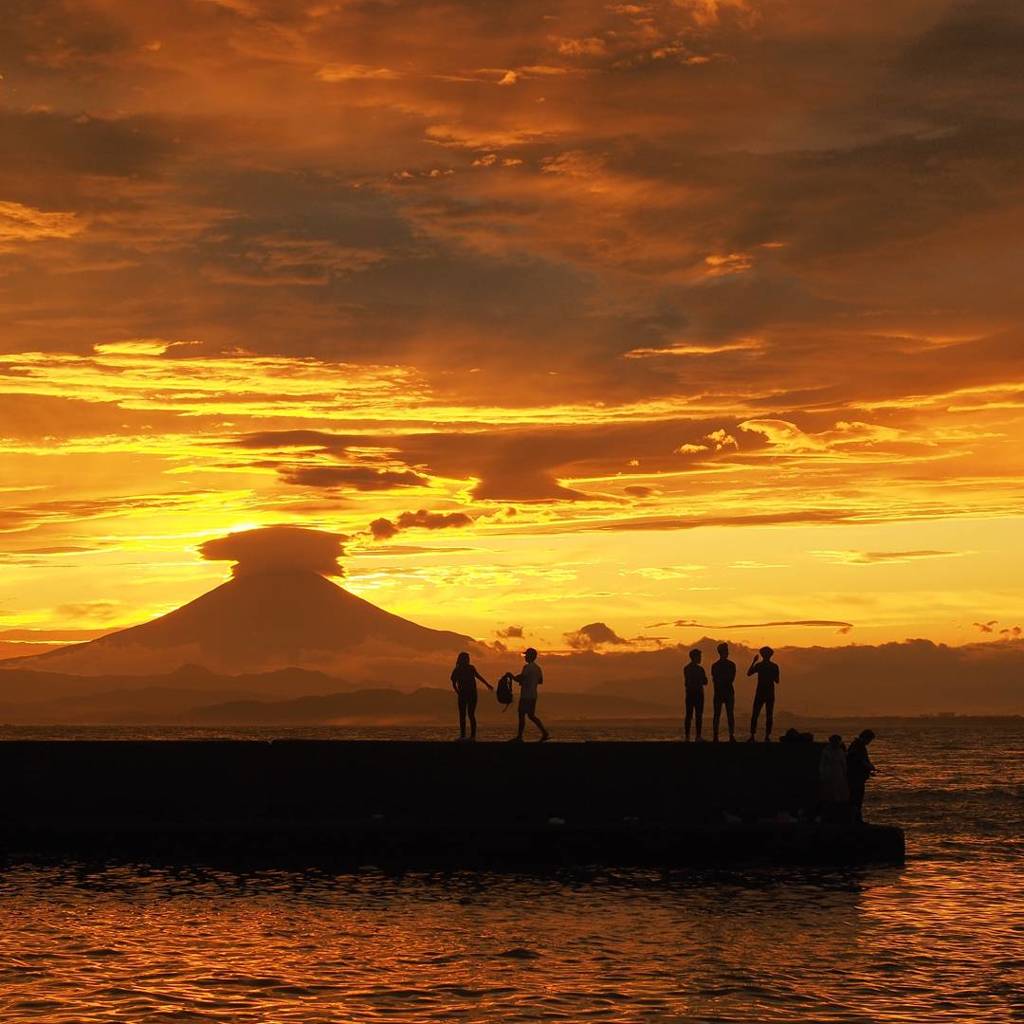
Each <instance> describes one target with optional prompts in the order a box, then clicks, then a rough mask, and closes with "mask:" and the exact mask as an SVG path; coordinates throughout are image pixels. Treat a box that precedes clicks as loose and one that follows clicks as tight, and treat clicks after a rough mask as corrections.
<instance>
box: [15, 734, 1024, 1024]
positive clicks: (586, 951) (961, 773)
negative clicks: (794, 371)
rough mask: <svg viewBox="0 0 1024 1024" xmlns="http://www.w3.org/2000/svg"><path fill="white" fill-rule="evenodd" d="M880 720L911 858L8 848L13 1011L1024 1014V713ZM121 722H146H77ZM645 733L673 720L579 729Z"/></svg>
mask: <svg viewBox="0 0 1024 1024" xmlns="http://www.w3.org/2000/svg"><path fill="white" fill-rule="evenodd" d="M839 728H840V731H843V732H845V733H847V734H850V733H851V732H852V727H851V726H850V724H849V723H844V725H843V726H841V727H839ZM817 731H818V732H819V733H820V732H821V731H822V729H821V728H820V727H819V729H818V730H817ZM878 731H879V739H878V741H876V743H875V744H874V745H873V747H872V754H873V757H874V759H875V761H876V763H878V764H879V765H880V767H882V768H883V769H884V771H885V774H884V775H881V776H879V777H878V778H877V779H876V780H875V781H874V783H873V785H872V788H871V790H870V794H869V805H868V811H869V816H870V817H871V818H872V819H873V820H876V821H884V822H892V823H895V824H899V825H902V826H903V827H905V828H906V829H907V833H908V848H909V854H910V859H909V861H908V863H907V865H906V866H905V867H903V868H879V869H859V870H856V871H853V870H851V871H844V872H837V871H825V870H820V871H809V870H802V871H792V870H789V871H787V870H765V871H758V872H742V873H741V872H736V871H722V872H699V873H698V872H694V871H685V872H683V871H681V872H678V873H674V874H672V875H671V876H669V877H667V878H666V877H663V876H660V875H658V874H656V873H643V872H630V873H616V872H609V871H601V872H585V871H583V872H580V873H578V874H574V875H572V876H568V875H564V876H553V875H546V876H543V877H538V876H536V875H532V876H531V875H527V876H507V875H485V874H476V873H465V874H454V875H453V874H446V875H428V874H410V875H406V876H403V877H401V878H395V877H386V876H384V875H382V874H380V873H378V872H375V871H372V870H369V871H365V872H362V873H359V874H356V875H343V876H330V875H325V874H319V873H308V872H307V873H301V872H258V873H248V874H232V873H226V872H221V871H202V870H196V869H194V868H189V869H187V870H169V869H166V868H156V867H152V866H147V865H121V866H116V867H115V866H109V867H104V868H97V867H95V866H88V865H80V864H67V865H63V866H60V867H52V866H50V867H40V866H31V865H14V866H11V867H8V868H7V869H6V870H5V871H4V874H3V876H2V878H0V1022H3V1024H14V1022H21V1021H46V1022H53V1024H65V1022H66V1024H71V1022H74V1024H89V1022H99V1021H103V1022H107V1021H125V1022H132V1024H137V1022H158V1021H159V1022H189V1021H195V1022H200V1021H202V1022H225V1024H227V1022H232V1024H233V1022H260V1024H264V1022H267V1024H269V1022H304V1024H305V1022H319V1021H337V1022H363V1021H382V1020H388V1021H403V1022H404V1021H408V1022H413V1021H480V1022H505V1021H573V1022H583V1021H622V1022H625V1021H690V1020H693V1021H906V1022H926V1021H958V1022H960V1021H1011V1020H1020V1019H1021V1018H1022V1015H1024V966H1022V964H1024V880H1022V879H1024V721H1021V720H1006V719H1004V720H993V721H979V720H972V721H966V720H960V721H955V720H950V721H947V720H938V721H929V722H919V723H908V722H903V723H898V724H882V725H881V726H879V727H878ZM58 732H60V731H59V730H52V729H51V730H46V731H45V732H42V731H41V734H45V735H47V736H50V737H52V736H54V735H56V734H58ZM277 732H278V734H280V733H281V731H280V730H278V731H277ZM104 733H109V734H112V735H120V736H125V737H127V736H131V735H133V733H132V732H131V731H130V730H77V734H79V735H89V736H94V737H95V736H99V735H103V734H104ZM186 733H187V734H188V735H190V736H193V737H194V736H195V735H196V734H197V733H196V731H191V732H189V731H178V732H170V733H161V734H163V735H174V736H183V735H185V734H186ZM5 734H6V735H12V734H13V731H10V730H9V731H7V732H6V733H5ZM17 734H18V735H20V736H27V735H29V734H30V733H29V731H28V730H17ZM60 734H61V735H65V736H67V737H68V738H72V737H73V735H75V732H74V731H71V732H68V731H64V732H60ZM254 734H256V733H254V732H253V731H247V732H244V733H240V734H239V735H245V736H250V735H254ZM258 734H259V735H265V732H263V731H260V732H259V733H258ZM289 734H290V735H335V736H339V737H342V736H344V737H348V736H352V735H357V734H358V733H356V732H355V731H353V730H334V731H329V730H296V731H294V732H291V733H289ZM361 734H362V735H371V733H370V732H369V731H363V732H362V733H361ZM388 734H393V735H396V736H397V735H402V736H403V737H405V738H413V737H414V736H415V737H416V738H420V737H422V736H423V735H424V731H423V730H420V731H418V732H416V733H413V732H411V731H400V730H393V731H391V732H389V733H388ZM638 734H646V735H649V736H650V738H652V739H659V738H666V737H667V736H668V732H667V731H666V730H665V729H663V728H656V727H653V726H652V727H650V728H647V727H644V728H640V727H637V726H633V727H629V728H622V729H619V730H609V729H600V728H595V727H589V728H587V729H586V730H584V729H580V730H577V731H576V732H573V733H569V736H572V737H575V738H582V737H583V736H584V735H590V736H594V737H597V736H601V737H602V738H609V736H610V735H617V736H620V737H621V738H623V739H626V738H630V739H633V738H637V737H638ZM151 735H152V731H150V732H145V731H137V732H136V733H134V736H135V737H136V738H142V737H144V736H151ZM200 735H202V733H200ZM209 735H214V733H209ZM216 735H218V736H220V735H224V732H223V731H219V732H217V733H216ZM372 735H374V736H375V737H379V736H380V735H381V732H380V731H374V732H372ZM437 735H438V736H440V735H442V734H440V733H438V734H437ZM563 735H565V731H563ZM567 738H568V737H567Z"/></svg>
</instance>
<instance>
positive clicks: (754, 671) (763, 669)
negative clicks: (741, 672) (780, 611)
mask: <svg viewBox="0 0 1024 1024" xmlns="http://www.w3.org/2000/svg"><path fill="white" fill-rule="evenodd" d="M774 653H775V652H774V651H773V650H772V649H771V648H770V647H762V648H761V650H760V651H758V653H757V654H755V655H754V660H753V661H752V662H751V663H750V668H748V669H747V675H748V676H753V675H756V676H757V689H756V690H755V691H754V710H753V711H752V712H751V713H750V740H749V742H750V743H753V742H754V733H756V732H757V720H758V718H759V717H760V716H761V708H764V741H765V743H767V742H768V741H769V740H770V739H771V738H772V722H773V720H774V717H775V687H776V686H777V685H778V682H779V666H778V665H776V664H775V662H774V661H772V655H773V654H774Z"/></svg>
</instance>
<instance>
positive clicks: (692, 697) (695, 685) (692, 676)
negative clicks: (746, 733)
mask: <svg viewBox="0 0 1024 1024" xmlns="http://www.w3.org/2000/svg"><path fill="white" fill-rule="evenodd" d="M683 684H684V686H685V689H686V733H685V736H686V741H687V743H689V741H690V724H691V723H692V721H693V719H694V718H696V719H697V730H696V735H697V741H698V742H699V741H700V740H701V734H700V733H701V726H702V725H703V723H704V687H705V686H707V685H708V674H707V673H706V672H705V671H704V666H703V665H701V663H700V651H699V650H697V648H696V647H695V648H694V649H693V650H692V651H690V661H689V663H688V664H687V665H686V667H685V668H684V669H683Z"/></svg>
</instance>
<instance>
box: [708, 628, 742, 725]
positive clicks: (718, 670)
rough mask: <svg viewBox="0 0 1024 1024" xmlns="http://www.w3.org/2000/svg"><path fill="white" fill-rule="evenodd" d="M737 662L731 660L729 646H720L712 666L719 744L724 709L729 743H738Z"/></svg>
mask: <svg viewBox="0 0 1024 1024" xmlns="http://www.w3.org/2000/svg"><path fill="white" fill-rule="evenodd" d="M735 680H736V662H734V661H730V660H729V645H728V644H719V645H718V661H716V662H713V663H712V665H711V682H712V684H713V687H714V695H713V698H712V699H713V701H714V709H715V717H714V719H713V720H712V723H711V724H712V728H713V731H714V737H715V742H716V743H717V742H718V723H719V720H720V719H721V717H722V708H725V716H726V719H727V720H728V722H729V742H730V743H735V742H736V688H735V687H734V686H733V683H734V682H735Z"/></svg>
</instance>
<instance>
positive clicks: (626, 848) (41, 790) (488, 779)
mask: <svg viewBox="0 0 1024 1024" xmlns="http://www.w3.org/2000/svg"><path fill="white" fill-rule="evenodd" d="M820 750H821V746H820V744H816V743H815V744H811V743H794V744H773V745H765V744H750V745H747V744H717V745H715V744H711V743H704V744H681V743H656V742H652V743H620V742H608V743H604V742H588V743H548V744H543V745H541V744H535V743H528V744H522V745H518V744H503V743H479V744H468V743H467V744H457V743H424V742H394V741H305V740H278V741H274V742H253V741H194V742H192V741H141V742H133V741H110V742H97V741H75V742H59V741H12V742H7V743H0V772H2V773H3V777H4V778H5V779H7V780H8V787H7V795H6V797H5V801H4V803H5V807H4V810H3V813H2V818H0V843H2V848H3V851H4V853H5V854H6V855H7V856H19V855H26V856H32V855H35V854H42V855H47V856H53V855H57V856H62V855H63V856H71V855H78V854H82V855H102V856H130V855H133V854H144V855H150V854H152V855H163V856H171V857H188V856H192V855H195V856H208V855H210V856H212V855H217V856H223V857H227V858H228V859H239V860H244V859H268V860H274V861H276V860H297V861H308V862H314V861H317V862H318V861H336V862H339V863H341V862H343V863H353V864H359V863H378V862H388V863H393V864H397V865H399V866H415V865H419V864H423V865H430V864H437V865H448V864H456V865H463V864H473V863H480V864H484V865H488V866H495V867H503V866H507V867H513V868H514V867H516V866H517V865H525V864H528V863H545V862H553V863H561V864H581V865H582V864H590V863H614V864H629V863H637V864H640V863H644V864H663V865H666V866H669V865H671V864H683V863H711V864H714V863H737V862H761V863H765V862H768V863H776V862H779V863H789V862H792V863H862V862H871V861H879V862H898V861H901V860H902V859H903V835H902V832H900V830H898V829H893V828H883V827H876V826H871V827H854V826H822V825H818V824H815V823H814V822H813V820H812V817H813V810H814V807H815V804H816V801H817V769H818V759H819V756H820Z"/></svg>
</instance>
